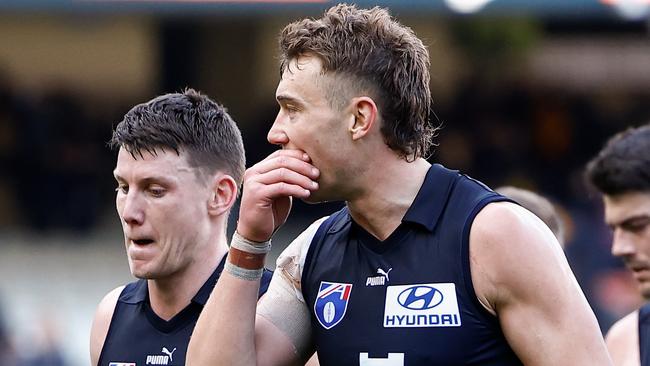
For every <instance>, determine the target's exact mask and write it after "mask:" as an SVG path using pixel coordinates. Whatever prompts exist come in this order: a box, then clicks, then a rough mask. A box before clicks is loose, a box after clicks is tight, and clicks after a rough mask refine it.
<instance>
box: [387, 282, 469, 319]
mask: <svg viewBox="0 0 650 366" xmlns="http://www.w3.org/2000/svg"><path fill="white" fill-rule="evenodd" d="M460 326H461V319H460V311H459V309H458V299H457V298H456V285H455V284H454V283H423V284H413V285H399V286H388V288H387V289H386V303H385V306H384V327H385V328H422V327H460Z"/></svg>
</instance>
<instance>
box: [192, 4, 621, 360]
mask: <svg viewBox="0 0 650 366" xmlns="http://www.w3.org/2000/svg"><path fill="white" fill-rule="evenodd" d="M280 45H281V50H282V51H281V52H282V55H281V57H280V58H281V80H280V83H279V85H278V88H277V91H276V99H277V101H278V104H279V105H280V111H279V113H278V115H277V117H276V120H275V122H274V123H273V126H272V127H271V129H270V131H269V133H268V140H269V142H270V143H272V144H275V145H279V146H281V147H282V149H281V150H279V151H276V152H274V153H272V154H271V155H269V156H268V157H267V158H266V159H265V160H263V161H261V162H259V163H258V164H256V165H254V166H253V167H251V168H249V169H248V170H247V172H246V174H245V179H244V186H243V196H242V203H241V206H240V215H239V221H238V224H237V231H236V234H235V235H234V236H233V240H232V241H231V252H230V254H229V257H228V258H229V259H228V267H227V268H226V271H224V272H225V273H224V274H223V275H222V276H221V277H220V279H219V281H218V283H217V286H216V287H215V290H214V292H215V294H216V295H219V294H222V293H224V292H226V293H228V296H212V297H211V298H210V300H209V301H208V303H207V304H206V307H205V309H204V311H203V312H202V314H201V316H200V318H199V321H198V322H197V326H196V328H195V330H194V334H193V336H192V339H191V341H190V346H189V350H188V364H192V365H255V364H265V365H289V364H301V363H303V362H304V361H305V360H306V359H307V358H309V357H310V356H311V355H312V353H313V352H314V350H317V351H318V358H319V361H320V363H321V364H322V365H359V364H360V365H421V364H429V365H431V364H439V365H460V364H481V365H521V364H522V363H523V364H528V365H590V366H591V365H609V364H610V360H609V356H608V354H607V350H606V347H605V343H604V341H603V338H602V335H601V333H600V329H599V327H598V324H597V321H596V318H595V317H594V314H593V313H592V311H591V309H590V308H589V304H588V303H587V301H586V299H585V298H584V296H583V294H582V291H581V289H580V287H579V286H578V284H577V282H576V280H575V278H574V276H573V274H572V272H571V269H570V268H569V266H568V263H567V261H566V258H565V257H564V253H563V252H562V250H561V248H560V246H559V245H558V244H557V240H556V239H555V237H554V236H553V234H552V232H551V231H550V230H549V229H548V228H547V227H546V225H544V224H543V223H542V222H541V221H540V220H539V219H538V218H537V217H535V216H534V215H533V214H532V213H530V212H529V211H528V210H525V209H523V208H522V207H521V206H519V205H516V204H514V203H512V202H508V201H509V200H508V199H507V198H506V197H503V196H501V195H499V194H497V193H495V192H493V191H492V190H490V189H489V188H487V187H486V186H484V185H483V184H481V183H479V182H477V181H475V180H473V179H470V178H468V177H467V176H465V175H462V174H460V173H458V172H456V171H452V170H449V169H446V168H444V167H442V166H441V165H437V164H436V165H431V164H429V163H428V162H427V161H426V160H425V157H426V155H427V154H428V150H429V148H430V147H431V145H432V139H433V136H434V135H435V133H436V128H435V127H433V126H432V125H431V123H430V121H429V114H430V107H431V96H430V91H429V70H428V68H429V56H428V52H427V50H426V48H425V46H424V45H423V44H422V42H421V40H420V39H419V38H417V36H416V35H415V34H414V33H413V31H412V30H411V29H409V28H407V27H405V26H403V25H402V24H400V23H398V22H397V21H396V20H394V19H393V18H392V17H391V16H390V15H389V14H388V12H387V11H386V10H385V9H380V8H373V9H358V8H356V7H355V6H349V5H337V6H334V7H332V8H331V9H329V10H327V11H326V12H325V14H324V15H323V17H322V18H319V19H303V20H300V21H297V22H294V23H291V24H289V25H288V26H287V27H285V29H284V30H283V31H282V33H281V36H280ZM292 197H295V198H299V199H302V200H305V201H307V202H312V203H315V202H322V201H337V200H338V201H345V202H346V207H344V208H343V209H342V210H340V211H338V212H336V213H334V214H333V215H331V216H329V217H328V218H325V219H322V220H318V221H317V222H315V223H314V224H312V225H311V226H310V227H309V228H308V229H307V230H306V231H304V232H303V233H302V234H300V235H299V236H298V238H296V240H294V242H293V243H291V244H290V245H289V247H288V248H287V249H286V250H285V251H284V252H283V254H282V255H281V256H280V258H279V259H278V261H277V263H278V267H277V271H276V272H275V275H274V278H273V281H272V282H271V285H270V287H269V292H267V294H266V295H265V296H264V297H263V298H262V299H261V301H260V304H259V306H257V301H256V298H257V288H258V287H259V278H258V277H256V276H254V275H250V274H249V272H248V271H250V270H251V269H253V268H260V267H256V264H259V263H261V262H263V258H264V255H265V253H266V252H268V250H269V248H270V239H271V237H272V235H273V233H274V232H275V230H276V229H277V228H278V227H279V226H280V225H282V224H283V223H284V222H285V221H286V219H287V217H288V214H289V211H290V206H291V198H292ZM233 248H235V251H233ZM241 252H247V253H248V257H249V258H248V259H245V260H242V255H241ZM256 312H257V317H256Z"/></svg>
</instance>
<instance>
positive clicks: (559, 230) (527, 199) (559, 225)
mask: <svg viewBox="0 0 650 366" xmlns="http://www.w3.org/2000/svg"><path fill="white" fill-rule="evenodd" d="M494 191H495V192H497V193H499V194H500V195H502V196H505V197H508V198H510V199H511V200H513V201H515V202H517V203H518V204H520V205H521V206H522V207H523V208H525V209H527V210H528V211H530V212H532V213H534V214H535V216H537V217H539V218H540V220H542V221H543V222H544V224H546V226H548V228H549V229H551V231H552V232H553V235H555V238H556V239H557V241H558V242H559V243H560V246H562V248H564V241H565V239H564V230H565V228H564V226H565V224H564V220H562V216H560V213H559V212H558V210H557V208H556V207H555V205H554V204H553V203H552V202H551V201H550V200H549V199H548V198H546V197H544V196H542V195H540V194H538V193H535V192H533V191H531V190H528V189H524V188H519V187H515V186H501V187H498V188H495V189H494Z"/></svg>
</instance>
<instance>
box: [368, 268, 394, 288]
mask: <svg viewBox="0 0 650 366" xmlns="http://www.w3.org/2000/svg"><path fill="white" fill-rule="evenodd" d="M392 270H393V269H392V268H389V269H388V271H384V270H383V269H382V268H381V267H380V268H377V274H378V275H379V276H372V277H368V278H367V279H366V286H384V285H385V284H386V282H388V281H389V279H388V274H389V273H390V271H392Z"/></svg>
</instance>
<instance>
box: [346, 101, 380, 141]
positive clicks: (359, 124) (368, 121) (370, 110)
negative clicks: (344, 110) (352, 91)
mask: <svg viewBox="0 0 650 366" xmlns="http://www.w3.org/2000/svg"><path fill="white" fill-rule="evenodd" d="M352 108H353V113H354V121H353V122H351V124H350V129H349V131H350V134H351V135H352V140H358V139H360V138H362V137H364V136H365V135H367V134H368V132H370V130H371V129H372V126H373V125H374V124H375V121H376V120H377V105H376V104H375V102H374V101H373V100H372V99H371V98H370V97H358V98H355V99H354V100H353V105H352Z"/></svg>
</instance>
